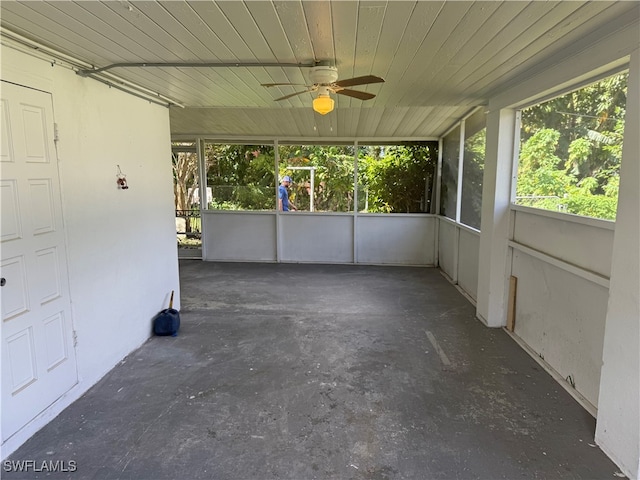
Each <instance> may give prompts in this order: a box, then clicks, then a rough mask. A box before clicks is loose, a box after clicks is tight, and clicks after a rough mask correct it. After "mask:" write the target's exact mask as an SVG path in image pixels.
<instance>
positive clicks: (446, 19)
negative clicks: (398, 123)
mask: <svg viewBox="0 0 640 480" xmlns="http://www.w3.org/2000/svg"><path fill="white" fill-rule="evenodd" d="M471 6H472V4H471V3H470V2H446V3H445V5H444V6H443V8H442V9H441V10H440V11H439V12H438V16H437V18H436V21H435V22H434V23H433V25H432V26H431V28H429V30H428V32H427V35H426V37H425V38H424V40H423V41H422V42H421V44H420V46H419V48H418V49H417V50H416V53H415V56H414V58H413V60H412V61H413V62H414V63H415V66H414V65H412V66H411V68H408V69H407V70H406V71H405V73H404V75H403V80H402V82H403V85H407V86H410V85H412V84H414V83H415V82H416V81H417V80H418V79H419V78H420V76H421V73H422V72H423V71H424V67H429V66H431V65H437V64H438V63H439V59H437V58H436V55H437V54H438V52H439V51H440V50H442V49H443V45H444V44H445V43H446V42H447V40H448V39H449V37H450V35H451V32H453V31H455V29H456V26H457V25H458V24H459V23H460V22H461V21H462V19H463V18H464V17H465V15H466V13H467V12H468V11H469V8H470V7H471ZM407 92H408V93H409V94H410V95H413V92H414V91H413V90H411V91H409V89H406V90H405V89H395V90H394V91H393V92H392V93H391V95H390V96H389V97H388V101H389V102H391V103H392V104H394V105H403V106H405V105H407V103H404V102H402V98H403V97H404V96H405V95H406V94H407Z"/></svg>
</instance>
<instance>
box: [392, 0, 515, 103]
mask: <svg viewBox="0 0 640 480" xmlns="http://www.w3.org/2000/svg"><path fill="white" fill-rule="evenodd" d="M518 3H522V2H518ZM499 6H500V3H498V2H482V3H473V4H471V6H470V8H469V9H468V10H467V12H466V13H465V15H464V17H463V18H462V19H461V20H460V21H459V22H458V23H457V25H456V27H455V28H454V29H453V30H452V31H451V33H450V35H449V36H448V37H447V40H446V41H445V42H444V43H443V44H442V45H441V47H440V48H439V49H438V51H437V52H435V53H434V54H433V55H431V56H430V58H429V59H427V58H421V59H420V62H416V63H418V65H417V66H416V74H415V75H414V78H413V80H412V79H408V80H407V84H408V85H409V87H408V88H407V89H406V90H405V91H404V92H401V93H402V96H401V97H400V98H399V100H398V104H400V105H429V96H428V95H425V94H424V90H423V88H422V85H430V86H431V85H435V84H436V83H439V84H440V86H442V85H446V84H451V83H453V82H455V77H454V75H453V69H454V68H456V67H455V66H456V65H458V67H457V68H459V66H460V64H461V63H462V62H464V60H463V59H462V58H461V52H463V51H464V47H465V46H466V45H468V43H469V42H472V39H475V40H473V41H474V42H475V43H480V42H481V41H482V40H481V38H482V37H481V36H479V35H477V34H478V31H479V29H480V28H482V26H483V25H484V24H485V23H486V22H487V21H488V20H489V19H491V18H493V17H494V16H495V13H496V10H497V9H498V7H499ZM470 59H471V57H469V58H468V60H470ZM430 91H437V89H436V88H435V87H432V88H430Z"/></svg>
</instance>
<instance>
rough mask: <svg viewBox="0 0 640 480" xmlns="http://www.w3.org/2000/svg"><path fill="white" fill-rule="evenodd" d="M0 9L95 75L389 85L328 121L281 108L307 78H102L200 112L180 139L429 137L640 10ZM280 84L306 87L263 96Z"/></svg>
mask: <svg viewBox="0 0 640 480" xmlns="http://www.w3.org/2000/svg"><path fill="white" fill-rule="evenodd" d="M0 8H1V9H2V10H1V14H2V15H1V16H0V22H1V24H2V28H3V31H7V30H10V31H13V32H15V33H17V34H19V35H21V36H23V37H26V38H31V39H33V40H34V41H36V42H39V43H41V44H42V45H44V46H46V47H49V48H51V49H53V50H57V51H60V52H61V53H64V54H66V55H69V56H71V57H75V58H77V59H78V60H80V61H82V62H84V63H86V64H93V65H95V66H96V67H103V66H106V65H110V64H113V63H120V62H140V63H142V62H147V63H150V62H154V63H155V62H187V61H200V62H211V61H215V62H228V63H236V62H237V63H246V62H252V63H254V62H255V63H257V62H269V63H271V62H276V61H277V62H287V63H309V62H313V61H314V60H318V61H321V60H326V61H330V62H335V63H336V65H337V67H338V70H339V78H341V79H345V78H351V77H355V76H359V75H367V74H372V75H378V76H381V77H382V78H384V79H385V83H382V84H371V85H363V86H357V87H355V88H354V89H356V90H363V91H368V92H370V93H373V94H375V95H376V97H375V98H374V99H372V100H369V101H361V100H358V99H355V98H351V97H347V96H341V95H336V97H335V100H336V109H335V110H334V111H333V112H331V113H330V114H328V115H327V116H324V117H321V116H319V115H317V114H316V113H314V112H313V110H312V109H311V101H312V99H313V95H312V94H310V93H308V92H303V93H302V94H300V95H297V96H293V97H291V98H289V99H287V100H283V101H279V102H275V101H274V99H275V98H278V97H281V96H283V95H288V94H291V93H294V92H298V91H304V90H305V85H308V84H309V76H308V74H309V69H308V68H306V67H305V68H299V67H284V66H279V67H224V68H221V67H214V68H212V67H208V68H204V67H198V68H191V67H181V68H177V67H163V68H157V67H153V68H138V67H128V68H115V69H113V70H109V71H108V72H105V73H104V74H103V79H107V78H108V81H110V82H114V81H115V80H116V79H118V78H120V79H123V80H127V81H129V82H133V83H135V84H138V85H140V86H142V87H144V88H146V89H148V90H149V91H152V92H157V93H158V94H160V95H165V96H167V97H170V98H172V99H174V100H175V101H177V102H180V103H182V104H184V105H186V106H187V107H196V108H185V109H175V108H171V109H170V117H171V128H172V132H173V133H180V134H186V133H187V132H191V133H200V134H204V133H206V132H209V134H211V135H226V136H235V137H238V136H239V135H249V136H254V135H259V136H265V135H277V136H280V137H292V136H303V137H308V138H317V137H318V136H320V137H322V136H323V135H326V136H328V137H329V138H338V137H339V138H345V137H347V136H351V137H353V136H355V137H358V138H372V137H374V136H375V135H384V136H392V135H398V136H402V137H405V136H410V135H415V136H417V137H423V138H424V137H433V136H434V135H437V134H441V133H442V132H444V131H445V130H446V129H448V128H449V127H450V126H451V124H453V123H454V122H455V121H456V120H458V119H459V117H460V116H461V115H464V114H465V113H467V112H468V111H469V110H470V109H471V108H472V107H473V106H475V105H481V104H486V102H487V101H488V99H489V98H491V97H493V96H495V95H496V94H497V93H498V92H500V91H502V90H503V89H504V88H505V87H509V88H510V87H513V86H515V85H517V84H518V83H519V82H520V81H523V80H526V79H527V78H529V77H531V76H532V75H533V74H536V73H538V72H540V71H541V68H548V67H556V66H558V65H561V64H562V62H563V61H566V59H567V58H569V56H570V55H575V54H580V53H582V52H583V50H584V49H585V48H586V46H588V45H589V44H594V45H595V44H596V41H599V40H601V39H602V37H606V36H608V35H617V34H618V33H619V32H620V31H622V30H623V29H625V28H629V25H628V24H629V22H636V23H635V24H633V25H636V24H637V22H638V8H637V2H623V1H620V2H611V1H600V2H584V1H574V2H565V1H553V2H538V1H529V2H507V1H505V2H498V1H460V2H450V1H447V2H443V1H416V0H388V1H387V0H362V1H351V0H339V1H338V0H335V1H307V0H273V1H242V0H236V1H220V2H216V1H206V2H203V1H171V0H160V1H137V0H129V1H119V2H114V1H92V2H84V1H78V2H71V1H66V2H54V1H43V2H29V1H23V2H14V1H4V2H1V3H0ZM625 22H626V23H625ZM616 38H617V37H616ZM18 41H19V39H18ZM621 50H623V49H621ZM273 82H283V83H299V84H301V85H298V86H281V87H274V88H269V89H268V88H265V87H262V86H261V85H260V84H261V83H273ZM197 107H206V108H197ZM212 107H215V108H212Z"/></svg>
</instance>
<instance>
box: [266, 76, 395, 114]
mask: <svg viewBox="0 0 640 480" xmlns="http://www.w3.org/2000/svg"><path fill="white" fill-rule="evenodd" d="M309 79H310V80H311V85H306V87H307V88H306V90H302V91H301V92H296V93H291V94H289V95H285V96H284V97H280V98H276V99H275V101H276V102H277V101H279V100H285V99H287V98H291V97H295V96H296V95H301V94H303V93H313V92H318V96H317V97H316V98H314V99H313V109H314V110H315V111H316V112H318V113H319V114H321V115H326V114H327V113H329V112H330V111H332V110H333V107H334V105H335V102H334V100H333V99H332V98H331V96H330V95H329V94H330V93H337V94H338V95H346V96H348V97H353V98H357V99H360V100H371V99H372V98H373V97H375V95H374V94H372V93H367V92H362V91H360V90H351V89H350V88H347V87H353V86H356V85H368V84H370V83H382V82H384V80H383V79H382V78H380V77H376V76H374V75H365V76H362V77H354V78H347V79H345V80H338V69H337V68H336V67H333V66H329V65H316V66H314V67H311V71H310V72H309ZM283 85H300V84H299V83H263V84H262V86H263V87H276V86H283Z"/></svg>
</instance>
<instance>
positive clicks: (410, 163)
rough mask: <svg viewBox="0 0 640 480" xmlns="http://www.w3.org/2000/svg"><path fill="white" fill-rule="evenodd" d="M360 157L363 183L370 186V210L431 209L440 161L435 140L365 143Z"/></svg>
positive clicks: (367, 187) (392, 211)
mask: <svg viewBox="0 0 640 480" xmlns="http://www.w3.org/2000/svg"><path fill="white" fill-rule="evenodd" d="M359 158H360V159H359V169H360V172H361V175H360V183H361V184H364V185H365V186H366V189H367V190H368V211H369V212H384V213H413V212H424V211H425V210H427V205H428V204H429V201H430V198H431V189H432V184H433V173H434V168H435V165H436V163H437V147H436V144H435V143H429V144H426V145H402V146H390V147H363V149H362V154H361V155H360V157H359ZM362 200H363V201H364V199H362ZM427 211H428V210H427Z"/></svg>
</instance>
